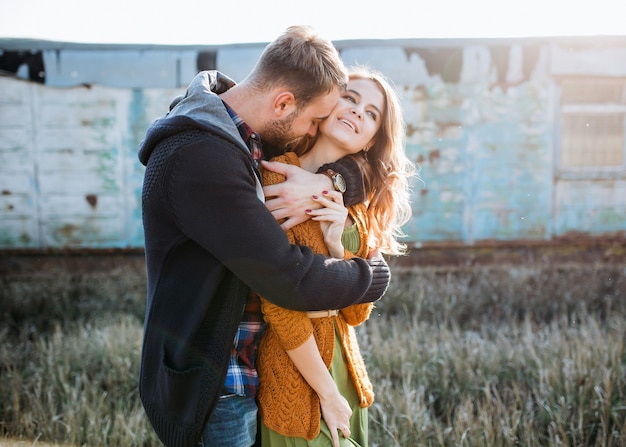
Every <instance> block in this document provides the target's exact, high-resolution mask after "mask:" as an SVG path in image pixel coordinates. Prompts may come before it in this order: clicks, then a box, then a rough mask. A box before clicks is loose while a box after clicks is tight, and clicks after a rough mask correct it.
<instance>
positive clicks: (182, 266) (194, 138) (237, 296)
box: [139, 27, 389, 446]
mask: <svg viewBox="0 0 626 447" xmlns="http://www.w3.org/2000/svg"><path fill="white" fill-rule="evenodd" d="M346 82H347V75H346V71H345V68H344V67H343V64H342V62H341V60H340V58H339V55H338V53H337V51H336V49H335V48H334V47H333V46H332V44H331V43H330V42H328V41H325V40H322V39H320V38H319V37H317V36H315V35H314V34H312V33H311V31H310V30H309V29H307V28H303V27H291V28H289V29H288V30H287V31H286V32H285V33H284V34H283V35H282V36H280V37H279V38H278V39H276V40H275V41H274V42H272V43H270V44H269V45H268V46H267V47H266V49H265V50H264V52H263V54H262V55H261V57H260V59H259V61H258V63H257V65H256V66H255V68H254V69H253V70H252V72H251V73H250V74H249V75H248V77H247V78H246V79H244V80H243V81H242V82H241V83H239V84H236V85H235V84H234V82H232V81H231V80H230V79H228V78H227V77H225V76H224V75H222V74H220V73H217V72H202V73H200V74H198V75H197V76H196V78H195V79H194V80H193V81H192V83H191V84H190V86H189V88H188V90H187V93H186V95H185V96H184V97H183V98H182V99H179V100H177V101H175V102H174V103H173V106H172V108H171V110H170V113H169V114H168V115H167V116H166V117H164V118H162V119H159V120H157V121H156V122H155V123H154V124H153V125H152V126H151V127H150V129H148V131H147V134H146V138H145V140H144V141H143V143H142V145H141V148H140V151H139V158H140V160H141V162H142V163H143V164H145V165H146V172H145V178H144V186H143V196H142V208H143V221H144V230H145V249H146V264H147V274H148V302H147V309H146V318H145V328H144V329H145V330H144V341H143V348H142V354H141V370H140V377H139V392H140V396H141V399H142V402H143V405H144V408H145V410H146V414H147V415H148V418H149V420H150V422H151V424H152V426H153V427H154V429H155V431H156V432H157V434H158V436H159V438H160V439H161V440H162V441H163V443H164V444H165V445H167V446H195V445H198V442H201V445H203V446H213V445H215V446H217V445H219V446H224V445H228V446H250V445H252V444H253V443H254V436H255V433H256V405H255V402H254V396H255V393H256V385H257V382H256V381H257V378H256V371H255V370H254V360H255V359H254V357H255V350H256V341H257V339H258V337H259V335H260V333H261V332H262V321H261V315H260V309H259V307H258V306H259V304H258V301H255V300H254V299H253V298H252V297H251V294H250V290H254V291H256V292H258V293H259V294H260V295H262V296H264V297H266V298H267V299H268V300H270V301H272V302H274V303H275V304H277V305H279V306H282V307H286V308H290V309H294V310H303V311H304V310H324V309H337V308H341V307H345V306H348V305H350V304H354V303H361V302H372V301H375V300H377V299H378V298H380V297H381V296H382V294H383V293H384V291H385V289H386V287H387V285H388V282H389V268H388V266H387V264H386V263H385V261H384V260H383V259H382V258H377V259H370V260H367V261H365V260H362V259H356V260H351V261H343V260H331V259H327V258H324V257H322V256H319V255H314V254H313V253H312V252H311V251H310V250H309V249H308V248H305V247H299V246H292V245H289V243H288V241H287V237H286V235H285V233H284V231H283V229H282V228H281V227H280V225H279V224H278V223H277V221H276V219H275V217H276V218H281V219H282V218H289V217H292V220H293V221H294V222H297V221H298V220H301V219H302V217H295V218H294V217H293V216H294V214H296V213H295V212H291V211H290V210H289V208H290V207H289V205H288V204H289V203H298V204H299V203H301V202H302V201H298V200H293V199H289V198H287V199H284V198H283V200H281V199H280V198H279V199H278V200H277V201H275V202H274V204H273V205H272V208H273V213H274V216H273V215H272V213H270V211H269V210H268V209H267V208H266V206H265V204H264V194H263V191H262V188H261V184H260V180H259V173H258V170H257V162H258V161H259V160H260V158H261V157H262V151H261V148H260V138H262V139H263V142H264V143H269V145H271V146H272V147H275V148H282V150H284V148H285V146H286V145H287V143H289V142H290V141H293V140H295V139H298V138H300V137H303V136H306V135H310V136H313V135H315V133H316V132H317V126H318V124H319V122H320V121H321V120H323V119H324V118H325V117H326V116H327V115H328V114H329V113H330V112H331V110H332V108H333V107H334V105H335V103H336V102H337V99H338V97H339V95H340V93H341V91H342V89H343V88H344V87H345V83H346ZM253 129H254V131H253ZM255 131H256V132H255ZM277 168H279V167H276V166H274V169H277ZM332 168H333V167H332V166H331V169H332ZM334 168H335V169H337V170H338V171H339V170H341V169H344V171H345V175H346V177H347V179H350V178H351V177H355V176H354V175H353V174H348V172H347V171H346V170H345V165H343V166H342V165H341V164H338V165H337V166H334ZM280 169H286V170H285V171H283V172H285V173H286V174H287V175H288V177H289V178H290V180H289V181H292V185H294V184H295V185H299V186H294V190H301V191H306V187H304V186H303V185H306V184H307V183H308V182H312V186H309V187H308V188H309V190H308V191H306V194H304V195H305V196H306V197H307V198H309V197H311V196H312V195H314V194H320V195H321V191H322V190H323V189H328V188H330V187H332V186H331V183H330V180H329V179H328V177H326V176H324V175H317V176H316V175H314V174H309V173H304V172H299V171H295V170H290V169H288V168H280ZM326 173H327V174H329V175H330V177H333V178H334V179H335V181H336V180H337V177H336V175H335V173H334V171H330V172H328V171H326ZM341 173H342V174H344V172H341ZM305 174H306V175H307V176H310V177H303V175H305ZM294 177H295V178H298V179H299V180H298V181H295V180H293V179H294ZM311 177H316V178H315V179H311ZM303 178H304V180H303ZM337 187H338V188H341V187H342V185H337ZM283 192H284V191H283ZM272 194H280V191H276V190H274V191H273V192H272ZM313 203H315V202H311V204H309V205H308V207H309V208H310V207H311V206H314V205H313ZM285 206H286V208H285ZM298 206H300V205H298ZM287 225H290V224H287ZM224 414H226V416H222V415H224ZM233 414H236V415H237V417H236V418H234V417H233Z"/></svg>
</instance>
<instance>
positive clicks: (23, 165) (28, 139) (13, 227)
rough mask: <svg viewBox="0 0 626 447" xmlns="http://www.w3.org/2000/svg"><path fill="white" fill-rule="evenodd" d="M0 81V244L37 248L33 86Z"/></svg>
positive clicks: (20, 82)
mask: <svg viewBox="0 0 626 447" xmlns="http://www.w3.org/2000/svg"><path fill="white" fill-rule="evenodd" d="M0 81H2V82H0V247H17V248H37V247H39V246H40V238H39V229H38V225H39V213H38V209H37V201H38V200H37V190H36V182H35V154H34V151H33V144H32V141H33V137H32V136H33V128H34V120H33V114H32V112H33V109H32V106H31V104H32V101H31V99H32V91H33V85H32V84H31V83H29V82H25V81H20V80H16V79H10V78H0Z"/></svg>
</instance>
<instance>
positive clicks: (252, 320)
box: [224, 103, 265, 397]
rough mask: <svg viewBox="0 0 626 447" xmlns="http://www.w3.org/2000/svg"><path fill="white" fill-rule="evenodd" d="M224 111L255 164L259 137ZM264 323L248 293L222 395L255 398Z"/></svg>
mask: <svg viewBox="0 0 626 447" xmlns="http://www.w3.org/2000/svg"><path fill="white" fill-rule="evenodd" d="M224 105H225V106H226V110H227V111H228V114H229V115H230V117H231V118H232V119H233V122H234V123H235V125H236V126H237V129H238V130H239V134H240V135H241V138H243V141H245V143H246V145H247V146H248V148H249V149H250V153H251V154H252V157H253V158H254V161H255V163H257V165H258V162H259V161H260V160H261V159H262V158H263V150H262V147H261V139H260V138H259V135H258V134H257V133H256V132H254V131H253V130H252V128H250V126H248V125H247V124H246V123H245V122H244V121H243V120H242V119H241V117H239V116H238V115H237V114H236V113H235V111H234V110H232V109H231V108H230V107H228V104H226V103H224ZM264 329H265V323H264V321H263V315H262V314H261V301H260V300H259V297H258V295H256V294H255V293H253V292H250V295H249V297H248V302H247V303H246V307H245V309H244V312H243V316H242V318H241V322H240V323H239V327H238V328H237V334H236V335H235V340H234V341H233V349H232V351H231V354H230V360H229V362H228V372H227V373H226V381H225V382H224V388H225V391H224V392H225V394H229V393H232V394H238V395H240V396H246V397H255V396H256V392H257V388H258V386H259V377H258V375H257V372H256V367H255V363H256V354H257V348H258V344H259V343H258V342H259V339H260V338H261V335H263V331H264Z"/></svg>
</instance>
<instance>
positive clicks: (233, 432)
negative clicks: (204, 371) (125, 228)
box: [198, 394, 257, 447]
mask: <svg viewBox="0 0 626 447" xmlns="http://www.w3.org/2000/svg"><path fill="white" fill-rule="evenodd" d="M256 416H257V406H256V402H255V401H254V399H252V398H250V397H242V396H237V395H235V394H231V395H229V396H225V397H221V398H220V399H219V400H218V402H217V406H216V407H215V410H214V411H213V414H212V415H211V418H210V419H209V422H208V423H207V425H206V427H205V428H204V433H203V434H202V439H201V440H200V444H198V445H199V447H224V446H228V447H251V446H253V445H254V442H255V439H256Z"/></svg>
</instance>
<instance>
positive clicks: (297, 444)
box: [260, 227, 368, 447]
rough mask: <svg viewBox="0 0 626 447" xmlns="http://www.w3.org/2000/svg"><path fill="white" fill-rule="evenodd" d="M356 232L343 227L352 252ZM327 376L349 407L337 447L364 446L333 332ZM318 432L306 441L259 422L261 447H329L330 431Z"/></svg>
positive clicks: (361, 413) (358, 411) (360, 413)
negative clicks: (347, 421)
mask: <svg viewBox="0 0 626 447" xmlns="http://www.w3.org/2000/svg"><path fill="white" fill-rule="evenodd" d="M353 232H354V233H356V232H357V230H356V228H355V227H350V228H347V229H346V230H345V231H344V234H343V237H342V241H343V245H344V247H345V248H346V249H348V250H350V251H352V252H355V251H356V250H358V245H359V239H358V234H357V237H356V249H355V247H354V241H355V237H354V233H353ZM330 375H331V376H332V377H333V380H334V381H335V383H336V384H337V388H339V392H340V393H341V395H342V396H343V397H344V398H345V399H346V400H347V401H348V403H349V405H350V407H351V408H352V416H351V417H350V433H351V435H350V438H344V437H343V435H342V434H341V432H337V433H338V435H339V444H340V446H341V447H367V445H368V444H367V433H368V430H367V408H361V406H360V405H359V396H358V395H357V392H356V389H355V388H354V384H353V383H352V379H351V378H350V374H349V372H348V368H347V361H346V357H345V355H344V352H343V347H342V345H341V341H340V339H339V336H338V334H337V331H335V355H334V356H333V361H332V363H331V365H330ZM320 426H321V428H320V433H319V434H318V435H317V437H315V438H314V439H312V440H310V441H308V440H306V439H304V438H294V437H290V436H284V435H281V434H280V433H277V432H275V431H274V430H272V429H270V428H268V427H267V426H266V425H265V424H264V423H263V422H262V421H261V423H260V431H261V446H262V447H329V446H332V445H333V444H332V437H331V435H330V430H329V428H328V426H327V425H326V422H324V419H322V420H321V424H320Z"/></svg>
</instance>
